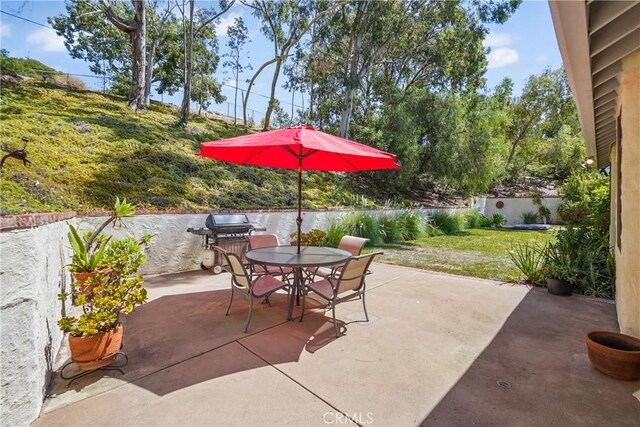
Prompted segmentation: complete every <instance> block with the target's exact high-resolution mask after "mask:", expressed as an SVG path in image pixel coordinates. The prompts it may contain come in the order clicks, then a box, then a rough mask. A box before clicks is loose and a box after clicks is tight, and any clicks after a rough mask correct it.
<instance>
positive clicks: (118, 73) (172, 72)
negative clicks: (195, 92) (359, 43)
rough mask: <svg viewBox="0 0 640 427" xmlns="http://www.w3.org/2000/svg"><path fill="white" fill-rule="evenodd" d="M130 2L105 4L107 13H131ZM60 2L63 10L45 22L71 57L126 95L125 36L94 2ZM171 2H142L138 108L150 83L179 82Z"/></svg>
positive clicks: (128, 52)
mask: <svg viewBox="0 0 640 427" xmlns="http://www.w3.org/2000/svg"><path fill="white" fill-rule="evenodd" d="M132 5H133V4H132V3H130V2H128V1H112V2H110V3H109V7H110V8H111V10H112V13H113V14H115V15H118V16H128V15H131V14H133V13H134V11H133V8H132ZM65 6H66V14H61V15H58V16H55V17H51V18H49V23H50V24H51V25H52V26H53V28H54V29H55V30H56V32H57V33H58V34H59V35H60V36H62V37H63V38H64V43H65V46H66V48H67V50H68V51H69V53H70V55H71V56H72V57H73V58H79V59H84V60H85V61H88V62H89V63H90V66H89V69H90V70H91V71H92V72H93V73H95V74H98V75H103V76H105V79H106V78H107V76H109V78H110V79H111V83H112V85H111V88H112V89H116V90H117V89H119V88H122V90H123V91H124V93H130V92H131V90H132V84H131V83H132V67H133V60H132V59H133V56H132V45H131V40H130V37H129V35H128V34H127V33H125V32H123V31H120V30H119V29H118V28H117V27H116V26H115V25H113V24H112V23H111V21H110V20H109V19H108V18H107V16H106V15H105V14H104V13H103V12H102V10H101V9H100V7H101V4H100V3H98V2H97V1H95V0H76V1H67V2H66V5H65ZM174 6H175V3H174V2H173V1H168V2H162V1H160V0H154V1H147V3H146V6H145V18H146V24H145V27H146V37H145V39H146V52H147V58H146V61H145V70H144V76H145V79H144V83H145V85H144V102H143V104H142V106H146V105H148V103H149V98H150V94H151V85H152V84H153V83H156V82H160V85H161V87H167V86H172V85H175V83H176V81H180V75H179V74H178V73H177V68H178V67H177V60H178V56H177V55H176V52H177V51H178V49H179V46H180V45H179V42H180V39H179V34H180V33H179V32H178V25H177V24H178V22H177V19H176V17H175V15H174V14H173V9H174ZM138 108H140V106H138Z"/></svg>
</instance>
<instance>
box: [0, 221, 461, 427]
mask: <svg viewBox="0 0 640 427" xmlns="http://www.w3.org/2000/svg"><path fill="white" fill-rule="evenodd" d="M442 210H446V211H456V209H421V210H417V211H416V212H417V213H419V214H420V215H421V216H423V217H425V216H427V215H429V214H430V213H433V212H434V211H442ZM353 212H354V211H346V210H344V211H306V212H303V219H304V222H303V226H302V229H303V231H308V230H310V229H312V228H320V229H326V228H327V226H328V225H329V222H330V221H331V220H334V219H338V218H339V217H341V216H344V215H348V214H350V213H353ZM366 212H368V213H371V214H373V215H381V214H393V213H395V212H400V210H375V211H366ZM246 213H247V215H248V216H249V219H250V221H251V222H252V223H253V224H255V225H257V226H263V227H266V228H267V232H269V233H274V234H276V235H277V236H278V237H279V239H280V241H281V242H282V243H288V242H289V241H290V240H291V239H290V237H289V235H290V234H291V233H292V232H294V231H295V230H296V225H295V224H296V222H295V219H296V217H297V212H296V211H278V212H273V211H271V212H262V211H252V212H246ZM206 217H207V213H185V214H175V213H166V214H138V215H137V216H136V217H133V218H126V219H124V220H123V224H122V225H121V226H120V227H116V228H111V227H108V228H107V229H106V230H105V233H106V234H111V235H113V236H114V237H115V238H118V237H123V236H125V235H133V236H136V237H141V236H142V235H143V234H144V233H150V234H151V235H152V236H153V242H152V244H151V245H150V247H149V249H148V258H149V262H148V263H147V264H146V265H144V266H143V268H142V269H141V273H142V274H160V273H168V272H179V271H188V270H194V269H199V268H200V261H201V255H202V248H201V239H200V236H196V235H193V234H191V233H187V228H189V227H204V225H205V219H206ZM104 219H105V217H104V216H84V217H76V216H75V213H73V212H72V213H66V214H30V215H19V216H1V217H0V248H1V250H2V253H1V262H2V263H1V264H0V278H1V281H2V282H1V286H0V301H1V305H0V365H1V367H2V385H1V386H0V387H1V388H0V408H1V409H0V410H1V412H0V425H28V424H30V423H31V422H32V421H33V420H35V419H36V418H37V417H38V415H39V412H40V409H41V406H42V402H43V400H44V396H45V393H46V387H47V385H48V382H49V378H50V376H51V374H52V371H53V366H54V361H55V358H56V355H57V353H58V350H59V349H60V343H61V341H62V339H63V334H62V332H61V331H60V330H59V329H58V325H57V321H58V319H60V318H61V317H62V316H63V315H64V313H65V310H67V309H69V308H68V307H65V306H64V305H63V304H62V302H61V301H59V300H58V298H57V295H58V294H59V293H61V292H64V291H68V290H69V288H70V275H69V273H68V272H67V270H66V268H65V265H67V264H69V262H70V258H71V248H70V246H69V243H68V241H67V233H68V227H67V224H66V222H65V220H66V221H69V222H70V223H72V224H73V225H75V226H76V227H78V229H79V230H80V231H87V230H93V229H95V227H96V226H97V225H99V224H101V223H102V222H103V221H104Z"/></svg>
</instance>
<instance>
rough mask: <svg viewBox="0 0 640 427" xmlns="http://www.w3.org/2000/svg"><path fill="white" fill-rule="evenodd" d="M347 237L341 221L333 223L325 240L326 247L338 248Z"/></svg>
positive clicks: (330, 224)
mask: <svg viewBox="0 0 640 427" xmlns="http://www.w3.org/2000/svg"><path fill="white" fill-rule="evenodd" d="M346 235H347V232H346V231H345V230H344V227H343V226H342V223H341V222H340V221H331V222H330V223H329V227H328V228H327V235H326V236H325V238H324V244H325V246H329V247H332V248H337V247H338V244H339V243H340V240H341V239H342V238H343V237H344V236H346Z"/></svg>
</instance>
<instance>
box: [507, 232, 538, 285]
mask: <svg viewBox="0 0 640 427" xmlns="http://www.w3.org/2000/svg"><path fill="white" fill-rule="evenodd" d="M544 251H545V249H544V247H541V246H540V245H538V244H537V243H534V242H527V243H516V244H514V245H512V246H511V248H510V249H509V250H508V254H509V257H510V258H511V260H512V261H513V263H514V264H515V265H516V267H517V268H518V270H520V272H521V273H522V275H523V276H524V277H525V280H526V281H527V282H529V283H530V284H532V285H536V286H541V285H542V284H543V283H544V279H545V277H544V274H543V271H542V267H543V264H544Z"/></svg>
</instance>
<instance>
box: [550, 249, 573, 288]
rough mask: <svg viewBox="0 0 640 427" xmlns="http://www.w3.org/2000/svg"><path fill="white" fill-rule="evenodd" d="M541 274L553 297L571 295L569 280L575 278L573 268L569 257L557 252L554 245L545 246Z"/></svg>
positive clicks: (571, 286)
mask: <svg viewBox="0 0 640 427" xmlns="http://www.w3.org/2000/svg"><path fill="white" fill-rule="evenodd" d="M543 263H544V264H543V267H542V270H543V273H544V275H545V277H546V279H547V290H548V291H549V293H551V294H553V295H560V296H569V295H571V294H572V293H573V285H572V284H571V280H572V279H573V278H574V276H575V268H574V266H573V263H572V262H571V256H570V254H569V253H567V252H563V251H560V250H558V248H557V247H556V245H554V244H549V245H547V247H546V249H545V251H544V261H543Z"/></svg>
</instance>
